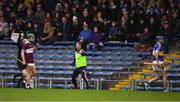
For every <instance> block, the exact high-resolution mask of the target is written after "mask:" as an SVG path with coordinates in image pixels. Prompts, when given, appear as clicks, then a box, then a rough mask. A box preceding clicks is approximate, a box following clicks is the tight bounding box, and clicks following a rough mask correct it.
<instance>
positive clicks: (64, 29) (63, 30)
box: [57, 17, 71, 41]
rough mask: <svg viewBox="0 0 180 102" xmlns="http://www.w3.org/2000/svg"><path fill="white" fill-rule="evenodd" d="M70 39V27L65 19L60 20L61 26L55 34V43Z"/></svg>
mask: <svg viewBox="0 0 180 102" xmlns="http://www.w3.org/2000/svg"><path fill="white" fill-rule="evenodd" d="M70 37H71V25H70V23H69V22H68V21H67V18H66V17H62V18H61V24H60V26H59V32H58V34H57V41H67V40H70Z"/></svg>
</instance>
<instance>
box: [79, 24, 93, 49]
mask: <svg viewBox="0 0 180 102" xmlns="http://www.w3.org/2000/svg"><path fill="white" fill-rule="evenodd" d="M90 34H91V30H90V29H89V28H88V25H87V23H86V22H84V24H83V31H81V32H80V34H79V36H78V40H80V41H81V42H83V44H82V47H83V49H84V50H86V46H87V44H88V41H89V37H90Z"/></svg>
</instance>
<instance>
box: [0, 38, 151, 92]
mask: <svg viewBox="0 0 180 102" xmlns="http://www.w3.org/2000/svg"><path fill="white" fill-rule="evenodd" d="M72 44H73V43H67V42H66V43H65V42H62V43H61V42H59V43H56V44H55V45H46V46H45V45H42V46H39V48H38V49H39V50H37V51H36V52H35V59H36V68H37V77H36V78H35V79H36V80H37V82H38V83H37V86H38V87H50V88H57V87H58V86H59V87H60V88H65V83H66V84H67V83H68V84H67V85H66V88H70V86H72V85H71V80H70V76H71V74H72V70H73V67H72V66H70V64H71V62H72V61H73V49H74V47H73V45H72ZM134 44H135V43H112V42H107V43H105V46H106V47H104V48H102V49H104V50H102V51H95V52H92V51H89V52H88V53H89V55H90V56H88V57H87V60H88V67H87V69H88V71H90V73H92V75H93V80H94V81H95V80H97V79H101V80H102V81H103V80H108V81H111V80H112V78H113V76H114V77H115V76H117V75H121V73H120V72H123V71H128V70H133V69H138V63H139V61H140V60H142V59H144V57H145V56H147V55H150V53H148V52H144V53H139V52H136V51H135V49H134V47H132V46H134ZM6 45H8V47H6ZM123 46H124V47H123ZM0 47H1V51H0V53H1V55H0V58H1V59H0V63H1V65H0V73H1V76H2V80H3V81H4V85H3V86H11V87H12V86H14V85H13V84H12V75H13V74H15V73H19V71H18V70H17V66H16V60H15V59H14V58H13V56H12V55H14V56H16V53H17V50H16V49H17V48H16V46H15V45H14V44H13V43H12V42H11V41H0ZM106 48H108V49H111V48H112V51H111V50H109V51H106ZM93 80H92V81H93ZM66 81H67V82H66ZM43 82H45V83H44V84H43ZM46 82H47V83H46ZM54 82H55V83H58V84H57V85H54ZM8 83H9V84H8ZM50 83H51V85H50ZM1 84H2V83H1ZM106 89H107V87H106Z"/></svg>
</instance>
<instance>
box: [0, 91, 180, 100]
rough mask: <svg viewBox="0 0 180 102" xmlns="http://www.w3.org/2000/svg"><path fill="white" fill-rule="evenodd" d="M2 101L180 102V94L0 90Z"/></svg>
mask: <svg viewBox="0 0 180 102" xmlns="http://www.w3.org/2000/svg"><path fill="white" fill-rule="evenodd" d="M0 101H180V92H168V93H164V92H150V91H149V92H145V91H108V90H106V91H96V90H71V89H69V90H63V89H20V88H19V89H17V88H0Z"/></svg>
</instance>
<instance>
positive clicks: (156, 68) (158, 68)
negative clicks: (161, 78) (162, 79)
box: [152, 61, 164, 71]
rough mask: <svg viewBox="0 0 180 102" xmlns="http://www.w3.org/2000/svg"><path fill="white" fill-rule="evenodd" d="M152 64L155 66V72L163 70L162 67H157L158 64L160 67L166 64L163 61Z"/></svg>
mask: <svg viewBox="0 0 180 102" xmlns="http://www.w3.org/2000/svg"><path fill="white" fill-rule="evenodd" d="M152 64H153V65H152V68H153V71H160V70H162V68H160V67H159V66H157V65H156V64H158V65H163V64H164V62H163V61H153V62H152Z"/></svg>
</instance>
